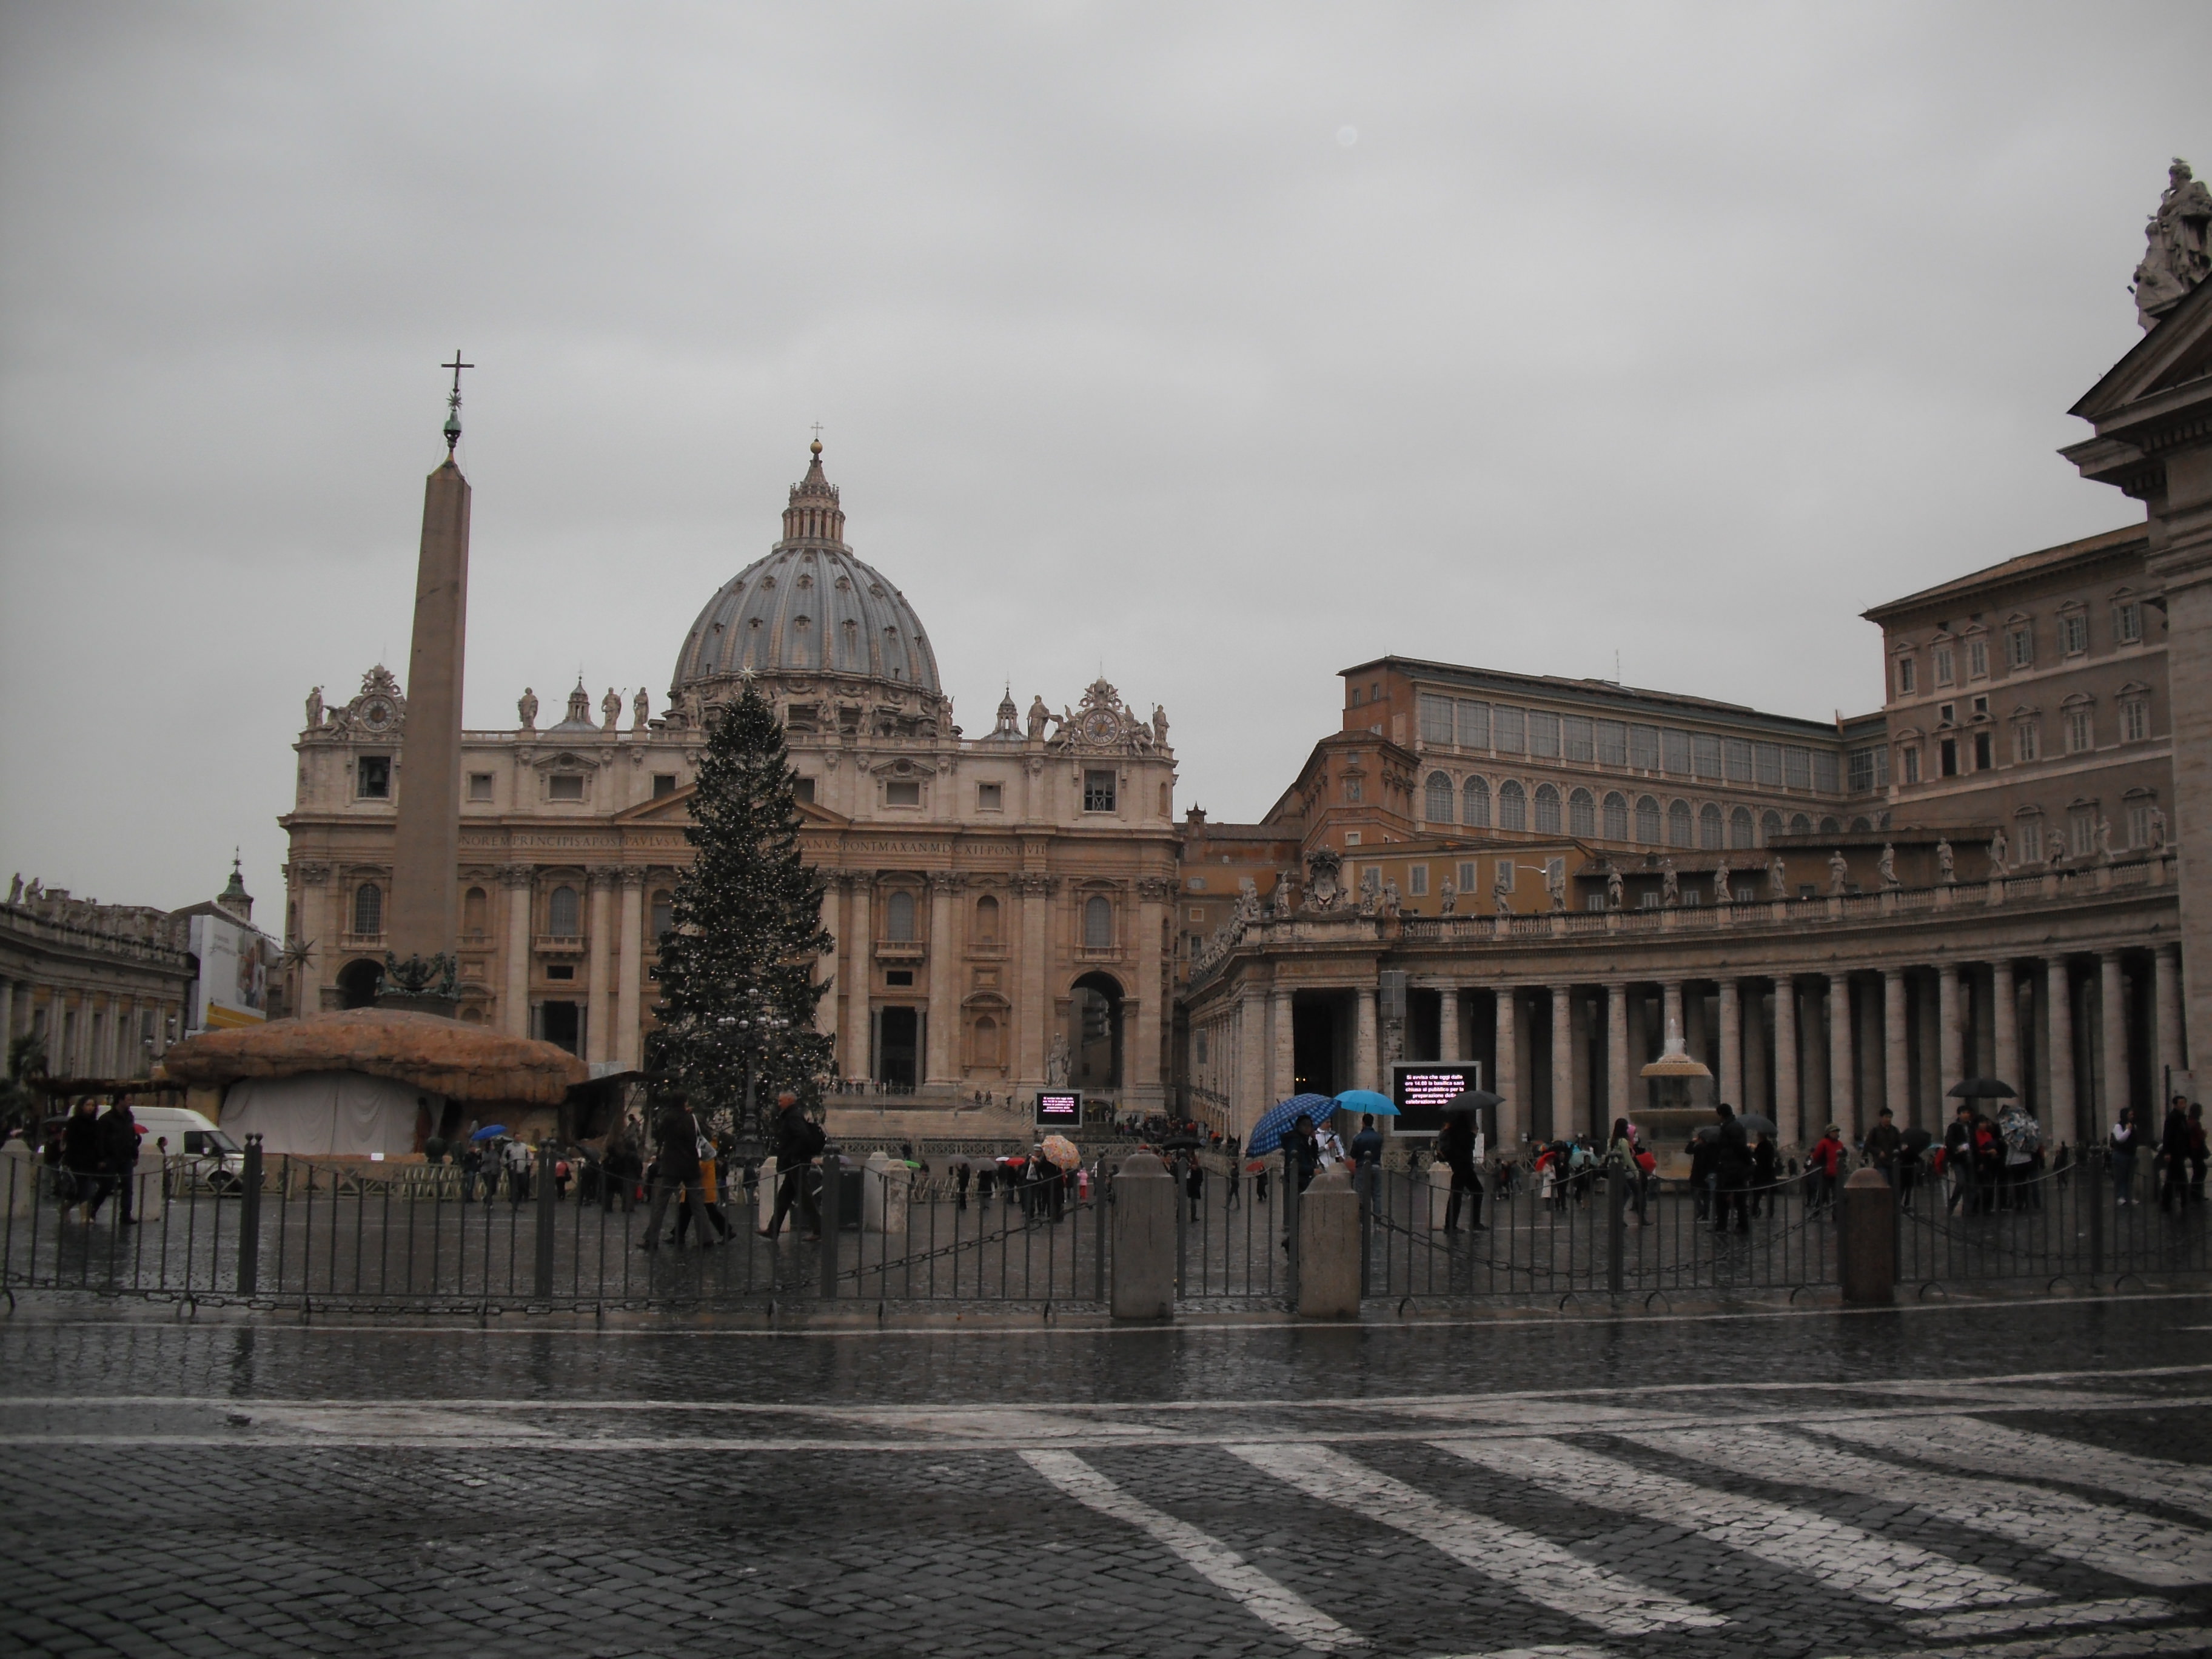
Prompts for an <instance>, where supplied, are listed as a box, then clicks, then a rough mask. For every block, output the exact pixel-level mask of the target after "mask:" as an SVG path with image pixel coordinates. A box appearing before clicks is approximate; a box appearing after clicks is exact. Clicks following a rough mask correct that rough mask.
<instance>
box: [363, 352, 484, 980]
mask: <svg viewBox="0 0 2212 1659" xmlns="http://www.w3.org/2000/svg"><path fill="white" fill-rule="evenodd" d="M444 367H446V368H450V369H452V370H453V392H452V393H451V394H450V395H449V397H448V398H447V416H446V459H445V462H444V464H443V465H441V466H439V467H438V468H437V470H436V471H433V472H432V473H431V474H430V477H429V479H428V482H427V483H425V484H424V486H423V489H422V550H421V552H420V553H419V554H418V555H417V556H416V564H415V637H414V641H413V643H412V644H411V645H410V647H409V650H408V653H407V715H406V720H407V724H406V729H405V731H404V734H403V735H402V737H401V739H400V746H399V830H398V839H397V844H396V846H395V848H394V850H393V854H392V916H391V920H390V922H389V923H388V933H387V934H386V938H387V939H388V941H389V956H388V970H387V974H386V981H385V991H384V995H383V1000H385V1001H386V1002H387V1003H392V1002H397V1003H398V1004H399V1005H400V1006H404V1007H410V1008H415V1009H417V1010H420V1011H422V1012H426V1013H441V1014H446V1015H448V1016H450V1015H451V1014H452V1013H453V1011H454V1000H453V963H454V962H455V960H456V956H455V951H456V947H457V945H459V931H458V928H459V916H458V908H459V873H460V856H461V662H462V654H463V648H464V646H465V641H466V636H467V632H468V614H469V481H468V480H467V479H466V478H465V477H462V476H461V468H460V464H459V462H458V461H457V460H455V459H454V458H453V447H454V446H455V445H456V444H458V443H459V441H460V438H461V371H462V370H463V369H464V368H471V367H473V365H471V364H468V363H465V362H462V361H461V354H460V353H459V352H458V351H456V352H455V353H454V354H453V362H450V363H447V364H445V365H444ZM410 981H413V985H412V987H410Z"/></svg>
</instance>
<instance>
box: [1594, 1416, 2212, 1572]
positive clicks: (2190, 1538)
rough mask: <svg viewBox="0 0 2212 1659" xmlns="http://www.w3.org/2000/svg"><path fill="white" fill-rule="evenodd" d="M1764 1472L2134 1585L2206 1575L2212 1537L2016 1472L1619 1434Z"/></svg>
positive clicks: (1767, 1438)
mask: <svg viewBox="0 0 2212 1659" xmlns="http://www.w3.org/2000/svg"><path fill="white" fill-rule="evenodd" d="M1626 1438H1627V1439H1629V1440H1632V1441H1634V1442H1636V1443H1638V1444H1639V1445H1646V1446H1650V1447H1653V1448H1655V1449H1657V1450H1660V1451H1663V1452H1671V1453H1673V1454H1674V1455H1676V1456H1678V1457H1686V1458H1691V1459H1694V1460H1695V1461H1697V1462H1703V1463H1717V1464H1719V1465H1720V1466H1721V1467H1723V1468H1729V1469H1734V1470H1736V1471H1738V1472H1739V1473H1741V1474H1748V1475H1753V1476H1756V1477H1757V1478H1758V1479H1759V1480H1772V1481H1776V1482H1778V1483H1783V1484H1787V1485H1790V1486H1823V1487H1826V1488H1827V1489H1829V1490H1830V1491H1833V1492H1850V1493H1852V1494H1854V1495H1855V1496H1858V1497H1864V1498H1880V1499H1882V1500H1884V1501H1886V1502H1888V1503H1893V1504H1911V1505H1912V1507H1914V1508H1915V1509H1917V1510H1923V1511H1924V1512H1926V1513H1927V1514H1929V1515H1932V1516H1938V1517H1940V1518H1941V1519H1943V1520H1946V1521H1950V1522H1955V1523H1957V1524H1958V1525H1960V1526H1965V1527H1972V1528H1975V1529H1976V1530H1977V1531H1980V1532H1990V1533H1995V1534H1997V1535H1998V1536H1999V1537H2002V1538H2010V1539H2013V1540H2015V1541H2017V1542H2020V1543H2023V1544H2027V1545H2030V1546H2033V1547H2034V1548H2036V1549H2039V1550H2042V1551H2045V1553H2049V1554H2051V1555H2057V1556H2063V1557H2064V1558H2065V1559H2068V1560H2069V1561H2080V1562H2082V1563H2084V1564H2086V1565H2089V1566H2093V1567H2095V1568H2097V1569H2098V1570H2099V1571H2104V1572H2109V1573H2111V1574H2112V1575H2113V1576H2114V1577H2120V1578H2125V1579H2129V1580H2131V1581H2132V1582H2134V1583H2138V1584H2157V1585H2160V1586H2167V1587H2172V1586H2178V1585H2183V1584H2203V1583H2212V1538H2208V1537H2207V1536H2206V1534H2203V1533H2202V1532H2199V1531H2197V1529H2196V1528H2192V1527H2180V1526H2172V1525H2169V1524H2167V1523H2166V1522H2162V1521H2158V1520H2155V1519H2153V1518H2152V1517H2149V1516H2142V1515H2137V1514H2135V1513H2133V1512H2131V1511H2130V1510H2121V1509H2115V1508H2112V1506H2111V1505H2109V1504H2093V1503H2091V1502H2089V1501H2088V1500H2087V1499H2086V1498H2076V1497H2074V1496H2073V1495H2072V1494H2070V1493H2068V1492H2052V1491H2050V1490H2049V1489H2047V1488H2045V1487H2041V1486H2027V1485H2026V1484H2024V1483H2022V1482H2021V1481H2017V1480H1994V1479H1990V1478H1988V1477H1986V1476H1980V1475H1966V1474H1935V1473H1931V1472H1929V1471H1928V1470H1925V1469H1917V1468H1906V1467H1904V1466H1902V1465H1900V1464H1896V1463H1885V1462H1881V1460H1879V1459H1877V1458H1872V1457H1863V1456H1861V1455H1859V1454H1857V1453H1856V1452H1847V1451H1844V1450H1841V1449H1838V1448H1835V1447H1832V1446H1828V1445H1825V1444H1822V1443H1818V1442H1815V1441H1812V1440H1808V1439H1801V1438H1799V1437H1797V1436H1796V1435H1792V1434H1784V1433H1782V1432H1780V1431H1777V1430H1774V1429H1759V1428H1742V1429H1731V1430H1730V1431H1729V1433H1728V1434H1727V1436H1726V1437H1716V1436H1715V1435H1714V1434H1712V1433H1711V1431H1700V1432H1698V1433H1683V1432H1679V1431H1666V1432H1662V1433H1658V1434H1632V1435H1628V1436H1626Z"/></svg>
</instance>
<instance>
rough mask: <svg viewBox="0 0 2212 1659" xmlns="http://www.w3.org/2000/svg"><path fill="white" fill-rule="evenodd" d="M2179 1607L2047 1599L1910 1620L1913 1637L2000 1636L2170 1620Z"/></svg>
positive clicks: (2148, 1601)
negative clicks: (2026, 1604) (2033, 1604)
mask: <svg viewBox="0 0 2212 1659" xmlns="http://www.w3.org/2000/svg"><path fill="white" fill-rule="evenodd" d="M2178 1611H2179V1609H2178V1608H2177V1607H2175V1606H2174V1604H2173V1603H2172V1602H2171V1601H2160V1600H2159V1599H2158V1598H2157V1597H2156V1596H2154V1595H2129V1596H2121V1597H2118V1598H2115V1599H2114V1600H2112V1601H2061V1602H2051V1603H2047V1604H2046V1605H2045V1606H2043V1607H1976V1608H1973V1609H1972V1610H1970V1611H1968V1612H1966V1613H1942V1614H1941V1615H1939V1616H1937V1617H1936V1618H1933V1619H1911V1620H1906V1621H1905V1628H1906V1629H1907V1630H1909V1631H1911V1632H1912V1633H1913V1634H1914V1635H1915V1636H2000V1635H2002V1634H2004V1633H2005V1632H2008V1631H2015V1630H2072V1629H2075V1628H2077V1627H2079V1626H2082V1625H2121V1624H2133V1623H2136V1622H2139V1621H2142V1620H2150V1619H2171V1618H2172V1617H2173V1615H2174V1613H2176V1612H2178Z"/></svg>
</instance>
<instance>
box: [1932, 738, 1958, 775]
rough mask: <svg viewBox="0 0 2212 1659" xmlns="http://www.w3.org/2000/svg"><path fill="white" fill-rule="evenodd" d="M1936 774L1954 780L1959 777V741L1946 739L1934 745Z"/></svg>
mask: <svg viewBox="0 0 2212 1659" xmlns="http://www.w3.org/2000/svg"><path fill="white" fill-rule="evenodd" d="M1936 773H1937V775H1939V776H1942V777H1947V778H1955V777H1957V776H1958V775H1959V740H1958V739H1957V738H1944V739H1943V741H1942V742H1941V743H1939V744H1936Z"/></svg>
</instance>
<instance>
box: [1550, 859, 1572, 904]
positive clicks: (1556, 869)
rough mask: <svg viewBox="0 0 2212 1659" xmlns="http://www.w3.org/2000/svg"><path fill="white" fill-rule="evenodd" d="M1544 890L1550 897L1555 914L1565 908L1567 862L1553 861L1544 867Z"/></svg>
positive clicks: (1562, 860) (1563, 860)
mask: <svg viewBox="0 0 2212 1659" xmlns="http://www.w3.org/2000/svg"><path fill="white" fill-rule="evenodd" d="M1544 890H1545V891H1546V892H1547V893H1549V894H1550V895H1551V897H1552V908H1553V910H1554V911H1555V912H1556V911H1560V910H1564V909H1565V908H1567V861H1566V860H1565V859H1553V860H1552V861H1551V863H1550V864H1548V865H1547V866H1545V870H1544Z"/></svg>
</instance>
